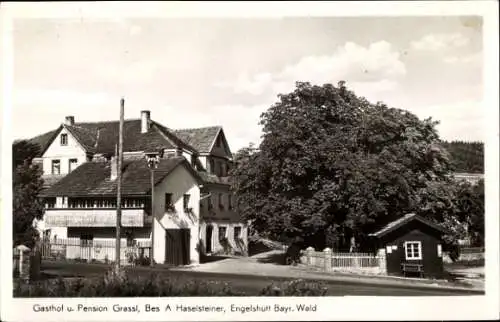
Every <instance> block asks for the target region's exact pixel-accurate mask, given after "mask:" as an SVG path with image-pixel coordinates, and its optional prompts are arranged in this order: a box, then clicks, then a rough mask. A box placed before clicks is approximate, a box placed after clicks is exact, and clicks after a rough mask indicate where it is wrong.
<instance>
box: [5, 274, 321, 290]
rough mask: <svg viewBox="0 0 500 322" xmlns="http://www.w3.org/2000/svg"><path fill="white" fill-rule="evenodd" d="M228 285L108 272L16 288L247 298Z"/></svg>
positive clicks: (301, 284) (289, 286)
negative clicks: (100, 274)
mask: <svg viewBox="0 0 500 322" xmlns="http://www.w3.org/2000/svg"><path fill="white" fill-rule="evenodd" d="M326 291H327V289H326V287H324V285H323V284H321V283H316V282H306V281H303V280H297V281H290V282H284V283H278V284H274V283H273V284H271V285H269V286H267V287H266V288H264V289H263V290H261V291H260V293H259V294H250V295H261V296H324V295H326ZM246 295H248V294H245V293H242V292H238V291H235V290H233V289H232V288H231V286H230V285H229V284H228V283H224V282H219V281H196V280H194V281H193V280H190V281H187V282H181V281H179V279H178V278H169V277H167V278H165V277H164V276H162V275H159V274H153V273H151V274H149V275H146V276H144V275H138V274H135V273H134V272H126V271H125V270H123V269H121V270H120V271H118V272H115V271H114V270H110V271H108V272H107V273H106V274H105V275H104V276H100V277H96V278H89V279H82V278H72V279H63V278H61V277H59V278H57V279H52V280H48V281H44V282H36V283H32V284H27V283H22V282H18V283H15V285H14V296H15V297H158V296H161V297H169V296H246Z"/></svg>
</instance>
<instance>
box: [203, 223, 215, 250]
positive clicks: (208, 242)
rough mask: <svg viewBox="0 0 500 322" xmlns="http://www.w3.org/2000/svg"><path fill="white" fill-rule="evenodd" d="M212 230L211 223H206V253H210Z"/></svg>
mask: <svg viewBox="0 0 500 322" xmlns="http://www.w3.org/2000/svg"><path fill="white" fill-rule="evenodd" d="M213 231H214V227H213V226H212V225H207V228H206V236H205V244H206V253H207V254H210V253H212V234H213Z"/></svg>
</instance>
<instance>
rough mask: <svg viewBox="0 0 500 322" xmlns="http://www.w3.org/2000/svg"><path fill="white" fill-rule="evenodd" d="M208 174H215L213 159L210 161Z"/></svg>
mask: <svg viewBox="0 0 500 322" xmlns="http://www.w3.org/2000/svg"><path fill="white" fill-rule="evenodd" d="M209 162H210V171H209V172H210V173H215V161H214V160H213V159H210V161H209Z"/></svg>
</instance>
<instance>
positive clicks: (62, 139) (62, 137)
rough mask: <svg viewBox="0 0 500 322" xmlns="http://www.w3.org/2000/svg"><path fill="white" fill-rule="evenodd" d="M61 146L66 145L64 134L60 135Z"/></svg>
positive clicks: (66, 138) (66, 139)
mask: <svg viewBox="0 0 500 322" xmlns="http://www.w3.org/2000/svg"><path fill="white" fill-rule="evenodd" d="M61 145H68V135H67V134H65V133H63V134H61Z"/></svg>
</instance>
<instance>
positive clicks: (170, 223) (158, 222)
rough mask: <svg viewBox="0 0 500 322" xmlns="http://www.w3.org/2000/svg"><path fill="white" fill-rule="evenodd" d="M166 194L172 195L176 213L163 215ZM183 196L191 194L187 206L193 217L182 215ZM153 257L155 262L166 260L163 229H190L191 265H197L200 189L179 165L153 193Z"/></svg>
mask: <svg viewBox="0 0 500 322" xmlns="http://www.w3.org/2000/svg"><path fill="white" fill-rule="evenodd" d="M165 193H172V202H173V203H174V205H175V209H176V214H170V213H166V212H165ZM184 194H189V195H191V197H190V201H189V207H190V208H192V209H193V214H185V213H184V206H183V196H184ZM154 197H155V205H154V217H155V220H154V225H155V228H154V229H155V236H154V258H155V261H156V262H157V263H163V262H164V261H165V229H171V228H189V229H190V230H191V243H190V256H191V263H198V262H199V254H198V251H197V245H198V242H199V202H200V189H199V187H198V183H197V182H196V180H195V179H194V178H193V176H192V175H191V173H190V172H189V171H188V170H187V169H186V168H184V167H183V166H178V167H177V168H176V169H175V170H174V171H173V172H172V173H170V175H168V176H167V177H166V178H165V179H164V180H163V181H162V182H161V183H160V184H158V185H157V186H156V187H155V192H154Z"/></svg>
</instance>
